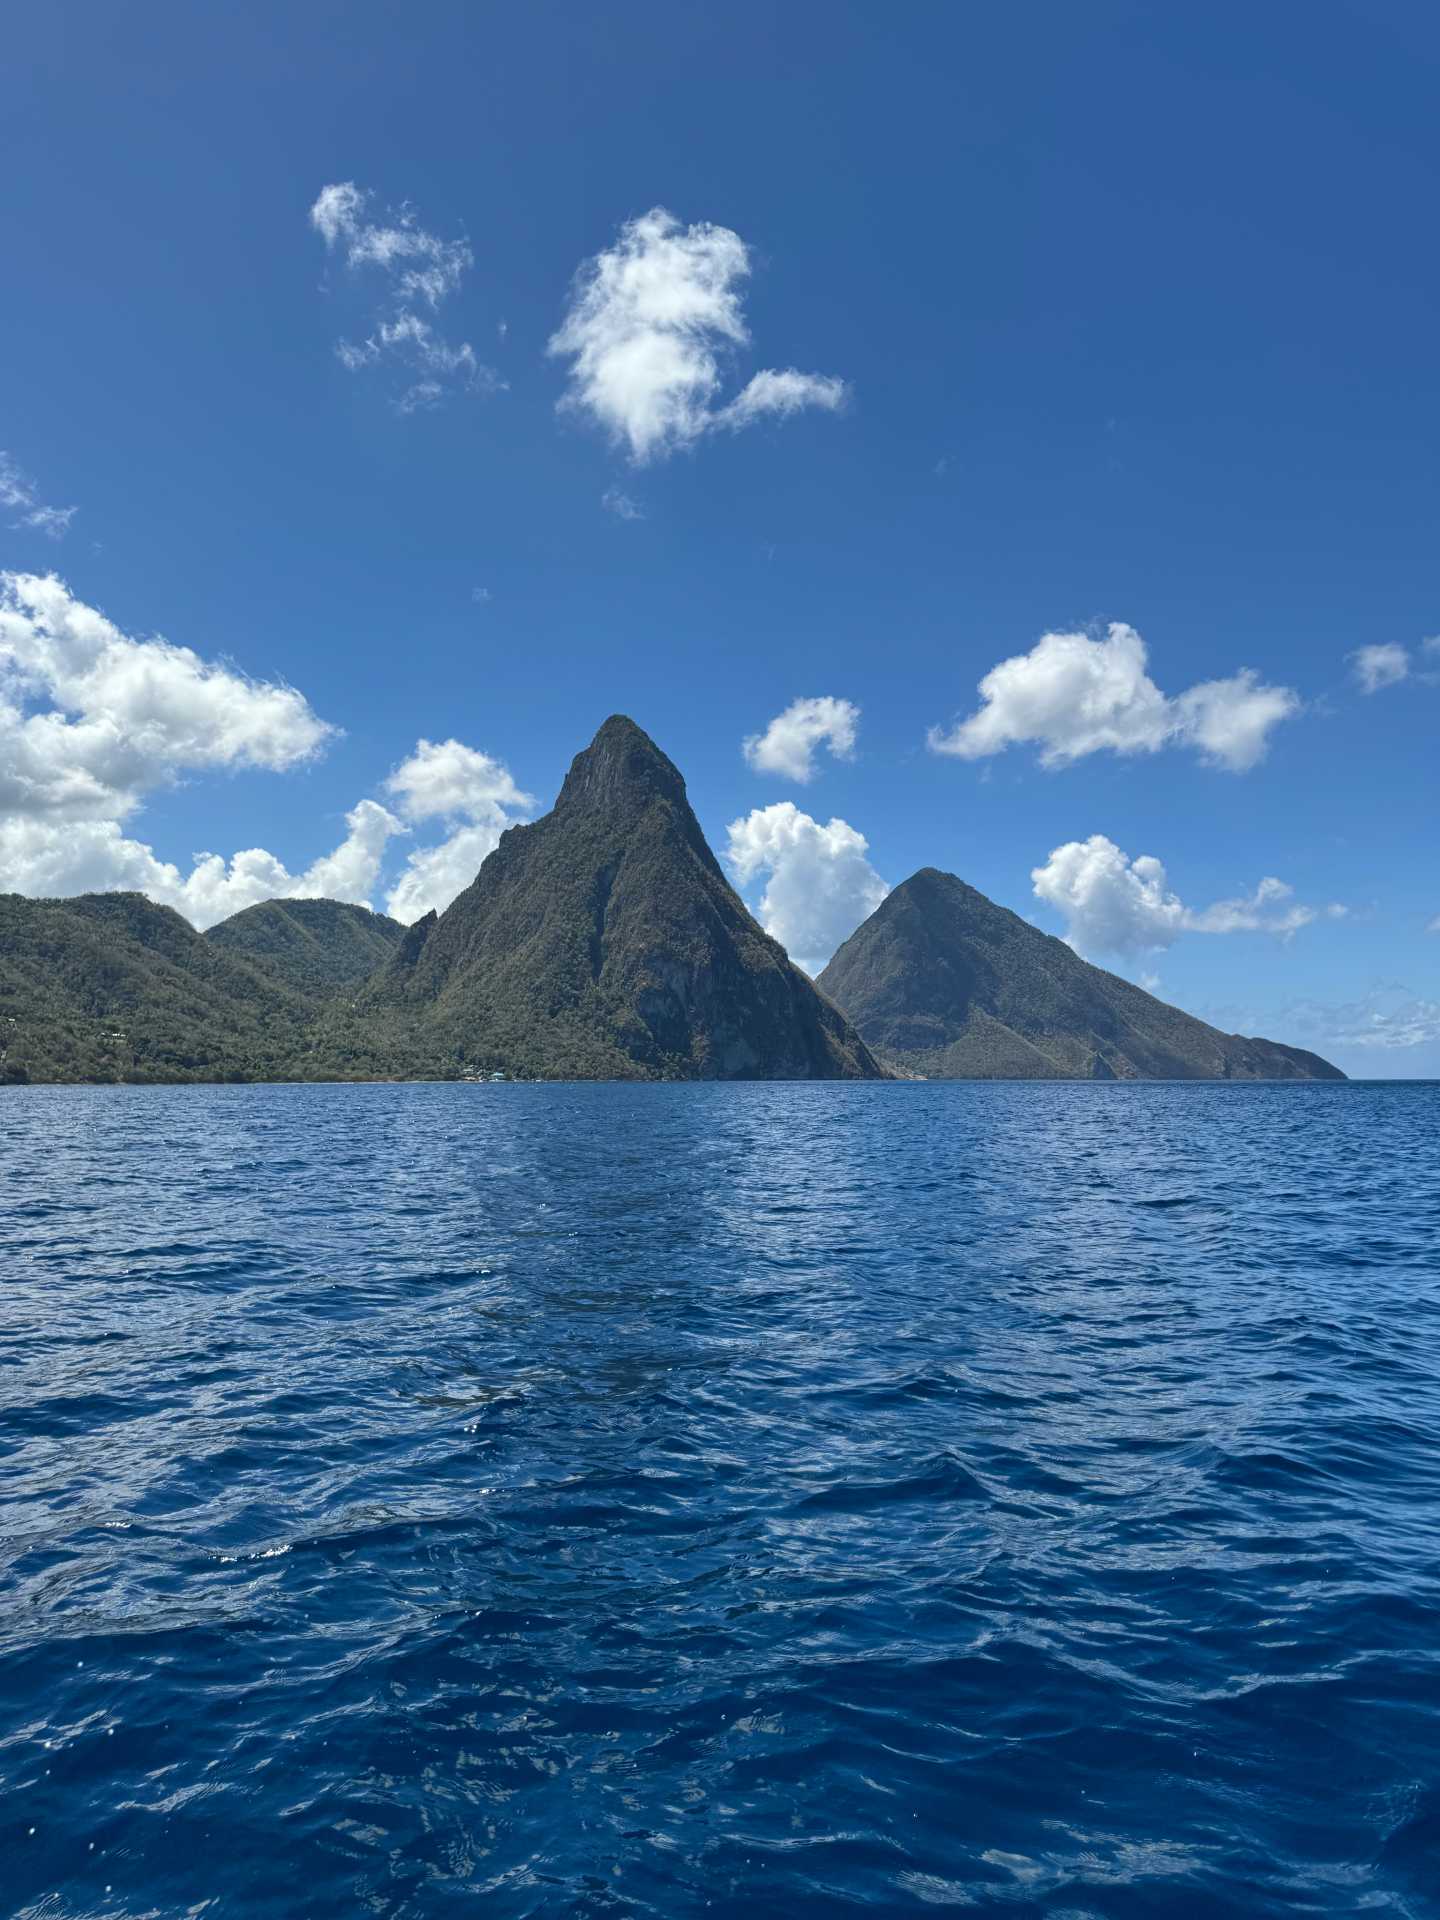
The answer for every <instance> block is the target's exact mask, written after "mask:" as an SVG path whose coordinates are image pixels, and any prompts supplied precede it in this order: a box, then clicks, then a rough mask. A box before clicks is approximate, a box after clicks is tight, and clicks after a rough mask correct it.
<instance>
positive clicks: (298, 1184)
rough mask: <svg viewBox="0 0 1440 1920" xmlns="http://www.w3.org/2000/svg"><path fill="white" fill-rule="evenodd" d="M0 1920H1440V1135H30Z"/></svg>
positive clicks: (129, 1097)
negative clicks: (556, 1919)
mask: <svg viewBox="0 0 1440 1920" xmlns="http://www.w3.org/2000/svg"><path fill="white" fill-rule="evenodd" d="M0 1126H3V1133H0V1229H3V1239H0V1246H3V1249H4V1251H3V1256H0V1258H3V1279H4V1293H3V1310H0V1501H3V1507H0V1595H3V1599H0V1704H3V1709H4V1710H3V1714H0V1783H3V1786H4V1788H5V1795H4V1812H3V1814H0V1823H3V1833H0V1860H3V1867H0V1912H3V1913H5V1914H7V1915H10V1914H13V1915H17V1916H25V1920H41V1916H44V1917H45V1920H80V1916H106V1917H108V1916H133V1917H136V1920H138V1916H142V1915H154V1916H164V1920H170V1917H171V1916H179V1915H199V1914H205V1913H210V1912H214V1913H215V1914H225V1915H233V1916H238V1920H259V1917H260V1916H271V1915H289V1914H294V1913H298V1912H304V1913H305V1914H306V1915H307V1916H317V1917H319V1920H328V1917H329V1916H332V1915H333V1916H336V1920H339V1916H342V1915H344V1916H346V1917H347V1920H349V1916H353V1915H355V1914H357V1913H368V1914H371V1915H375V1916H382V1917H384V1920H391V1917H392V1916H393V1917H394V1920H402V1917H403V1920H412V1917H414V1920H418V1917H419V1916H426V1920H428V1917H429V1916H431V1915H442V1914H448V1913H450V1912H451V1911H454V1910H457V1908H458V1906H459V1903H461V1902H467V1903H473V1902H474V1901H476V1900H478V1901H480V1902H481V1903H482V1905H481V1908H480V1910H481V1911H483V1912H485V1913H486V1914H487V1915H489V1914H493V1915H497V1916H507V1917H508V1916H512V1915H513V1916H529V1915H536V1916H538V1915H545V1916H553V1915H562V1916H565V1915H592V1914H593V1915H604V1914H616V1915H622V1914H623V1915H664V1916H667V1917H673V1916H677V1915H683V1914H689V1913H695V1914H710V1915H714V1916H724V1915H727V1914H733V1915H737V1916H739V1915H744V1916H745V1917H746V1920H758V1917H759V1916H764V1915H768V1914H772V1913H773V1914H777V1915H785V1916H787V1917H788V1916H793V1915H794V1914H796V1913H797V1912H815V1913H829V1912H832V1911H833V1912H850V1911H854V1912H861V1913H872V1914H886V1915H889V1914H901V1913H910V1912H913V1913H920V1912H923V1911H925V1910H926V1909H930V1908H946V1907H948V1908H954V1909H964V1908H970V1909H978V1910H980V1911H982V1912H984V1911H989V1912H994V1913H1014V1914H1016V1915H1023V1914H1045V1915H1051V1916H1055V1920H1095V1917H1096V1916H1104V1917H1105V1920H1109V1917H1110V1916H1114V1920H1135V1917H1136V1916H1150V1915H1154V1916H1157V1920H1158V1917H1159V1916H1166V1920H1170V1917H1172V1916H1175V1915H1189V1914H1195V1915H1198V1916H1217V1917H1222V1920H1223V1917H1227V1916H1234V1920H1240V1917H1241V1916H1244V1917H1245V1920H1255V1916H1260V1917H1261V1920H1264V1917H1265V1916H1274V1915H1302V1914H1303V1915H1314V1914H1335V1915H1339V1914H1345V1915H1353V1914H1357V1913H1367V1914H1372V1913H1373V1914H1377V1915H1392V1916H1402V1917H1403V1920H1417V1917H1418V1916H1430V1915H1434V1914H1437V1913H1440V1792H1437V1788H1436V1785H1435V1781H1436V1775H1437V1768H1436V1757H1437V1754H1440V1626H1437V1623H1440V1555H1437V1551H1436V1543H1437V1525H1436V1514H1437V1512H1440V1340H1437V1334H1440V1262H1437V1260H1436V1247H1437V1244H1440V1159H1437V1155H1436V1146H1435V1143H1436V1140H1437V1137H1440V1089H1437V1088H1436V1087H1433V1086H1419V1085H1409V1086H1405V1085H1393V1086H1360V1085H1348V1086H1318V1087H1306V1086H1295V1087H1264V1086H1253V1087H1244V1088H1241V1087H1234V1088H1230V1087H1217V1088H1206V1087H1161V1086H1148V1087H1147V1086H1139V1087H1123V1086H1096V1087H1088V1086H1087V1087H1071V1086H1051V1087H1047V1086H1026V1087H1009V1086H963V1085H962V1086H943V1085H905V1086H878V1087H869V1086H856V1087H806V1086H785V1087H764V1086H750V1087H734V1086H732V1087H545V1088H541V1087H513V1086H511V1087H495V1088H489V1087H353V1088H343V1089H342V1088H324V1087H274V1088H258V1087H237V1088H214V1089H199V1088H184V1089H161V1088H96V1089H45V1088H34V1089H14V1090H9V1091H7V1092H6V1094H5V1095H4V1096H3V1104H0Z"/></svg>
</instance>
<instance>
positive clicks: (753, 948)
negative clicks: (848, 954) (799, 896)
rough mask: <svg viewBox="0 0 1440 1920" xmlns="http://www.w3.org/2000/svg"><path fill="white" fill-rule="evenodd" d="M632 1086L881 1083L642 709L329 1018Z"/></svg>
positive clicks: (381, 1036)
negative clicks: (708, 836)
mask: <svg viewBox="0 0 1440 1920" xmlns="http://www.w3.org/2000/svg"><path fill="white" fill-rule="evenodd" d="M367 1036H368V1037H369V1039H370V1041H371V1042H372V1043H374V1044H379V1045H382V1046H383V1048H384V1050H385V1057H388V1058H391V1059H402V1058H407V1057H409V1058H416V1059H429V1060H430V1061H432V1062H436V1063H442V1062H443V1063H453V1062H458V1061H464V1062H465V1063H466V1064H467V1065H471V1066H475V1067H479V1068H486V1067H498V1068H502V1069H505V1070H507V1071H509V1072H512V1073H519V1074H523V1075H526V1076H531V1075H533V1076H537V1077H549V1076H555V1077H560V1076H566V1077H571V1076H573V1077H580V1078H612V1077H613V1078H621V1079H677V1078H678V1079H743V1078H759V1079H802V1078H819V1079H833V1078H852V1077H859V1078H868V1077H874V1076H876V1075H878V1074H879V1072H880V1069H879V1068H878V1067H877V1065H876V1063H875V1061H874V1060H873V1059H872V1058H871V1056H870V1054H869V1052H868V1051H867V1049H866V1048H865V1046H864V1045H863V1043H862V1042H861V1041H860V1040H859V1038H858V1036H857V1035H856V1034H855V1033H854V1031H853V1029H852V1028H851V1027H850V1025H849V1023H848V1022H847V1021H846V1020H845V1019H844V1018H843V1017H842V1016H841V1015H840V1014H839V1013H837V1011H836V1010H835V1008H834V1007H832V1006H831V1005H830V1004H829V1003H828V1002H827V1001H826V1000H825V999H823V998H822V996H821V995H820V994H818V993H817V992H816V991H815V988H814V986H813V985H812V984H811V982H810V981H809V980H808V979H807V978H806V977H805V975H804V974H803V973H801V972H800V971H799V970H798V968H796V967H794V966H792V965H791V963H790V961H789V960H788V958H787V957H786V955H785V952H784V949H783V948H782V947H780V946H779V945H778V943H777V942H776V941H774V940H772V939H771V938H770V937H769V936H768V935H767V934H765V933H764V932H762V931H761V929H760V928H759V927H758V926H757V925H756V923H755V921H754V920H753V919H752V918H751V916H750V914H749V913H748V911H747V910H746V908H745V905H744V903H743V902H742V901H741V899H740V898H739V896H738V895H737V894H736V892H735V891H734V889H733V888H732V887H731V886H730V884H729V882H728V881H727V880H726V879H725V876H724V874H723V873H722V872H721V870H720V866H719V863H718V862H717V861H716V859H715V856H714V855H713V853H712V852H711V851H710V848H709V847H708V846H707V845H706V842H705V838H704V835H703V834H702V833H701V831H700V826H699V823H698V821H697V820H696V818H695V816H694V814H693V812H692V811H691V809H690V805H689V802H688V800H687V799H686V795H685V782H684V781H683V779H682V778H681V776H680V774H679V772H678V771H677V769H676V768H675V767H674V766H673V765H672V763H671V762H670V761H669V760H668V759H667V758H666V757H665V755H664V754H663V753H662V752H661V751H660V749H659V748H658V747H657V746H656V745H655V744H654V742H653V741H651V740H650V739H649V738H648V737H647V736H646V735H645V734H644V733H643V732H642V731H641V730H640V728H639V727H637V726H636V725H635V723H634V722H633V721H631V720H627V719H624V718H622V717H620V716H615V717H613V718H612V719H610V720H607V721H606V723H605V725H604V726H603V727H601V729H600V731H599V733H598V734H597V735H596V736H595V739H594V741H593V742H592V744H591V745H590V746H589V747H588V748H587V749H586V750H585V751H584V752H583V753H581V754H579V755H578V756H577V757H576V759H575V761H574V763H573V765H572V766H571V769H570V773H569V775H568V777H567V779H566V781H565V785H564V788H563V789H562V791H561V794H560V797H559V799H558V800H557V802H556V804H555V808H554V811H553V812H552V813H550V814H548V815H546V816H545V818H544V819H542V820H538V821H536V822H535V823H534V824H533V825H530V826H522V827H512V828H511V829H510V831H509V832H508V833H506V834H505V835H504V836H503V837H502V839H501V841H500V844H499V846H498V847H497V848H496V850H495V851H494V852H493V853H492V854H491V855H490V857H489V858H488V859H487V860H486V861H485V863H484V865H483V866H482V867H481V869H480V872H479V874H478V875H477V876H476V878H475V881H474V882H473V884H472V885H471V886H469V887H467V888H466V890H465V891H464V892H463V893H462V894H461V895H460V896H459V898H458V899H457V900H455V901H454V903H453V904H452V905H451V906H450V907H449V908H448V909H447V911H446V912H445V913H443V914H442V915H440V916H439V917H438V919H435V920H434V921H422V922H420V923H418V924H417V926H415V927H412V928H411V930H410V932H409V934H407V935H406V937H405V939H404V941H403V942H401V944H400V945H399V947H397V949H396V951H395V953H394V955H393V956H392V958H391V960H390V962H389V964H388V965H387V967H386V969H385V970H384V971H383V972H382V973H381V974H380V975H378V976H377V978H376V979H375V980H374V981H372V982H371V983H370V985H369V986H368V987H367V988H366V989H364V990H363V991H362V993H361V994H360V995H359V996H358V997H357V1000H356V1004H355V1007H354V1009H353V1011H347V1013H346V1014H345V1015H344V1016H343V1017H341V1016H339V1015H332V1017H331V1021H330V1024H329V1029H328V1031H327V1041H326V1044H327V1047H332V1048H333V1049H335V1050H336V1051H343V1049H344V1047H345V1046H346V1044H347V1039H348V1042H349V1044H350V1045H351V1046H352V1047H354V1048H355V1049H356V1050H357V1051H356V1054H355V1055H354V1056H352V1057H358V1050H359V1049H360V1048H361V1047H363V1045H364V1043H365V1041H366V1038H367Z"/></svg>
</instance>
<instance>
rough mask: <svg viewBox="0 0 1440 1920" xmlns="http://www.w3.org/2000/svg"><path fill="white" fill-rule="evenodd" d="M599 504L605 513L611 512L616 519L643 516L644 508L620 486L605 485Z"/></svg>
mask: <svg viewBox="0 0 1440 1920" xmlns="http://www.w3.org/2000/svg"><path fill="white" fill-rule="evenodd" d="M600 504H601V506H602V507H604V509H605V511H606V512H607V513H613V514H614V515H615V518H616V519H617V520H643V519H644V518H645V509H644V508H643V507H642V506H640V505H639V503H638V502H637V501H635V500H632V499H631V497H630V495H629V494H628V493H626V492H624V491H623V490H622V489H621V488H620V487H607V488H606V489H605V491H604V493H602V494H601V496H600Z"/></svg>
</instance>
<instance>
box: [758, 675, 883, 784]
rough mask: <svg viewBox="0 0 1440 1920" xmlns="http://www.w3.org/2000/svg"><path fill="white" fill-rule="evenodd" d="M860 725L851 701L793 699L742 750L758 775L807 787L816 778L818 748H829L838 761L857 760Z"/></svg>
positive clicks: (820, 698)
mask: <svg viewBox="0 0 1440 1920" xmlns="http://www.w3.org/2000/svg"><path fill="white" fill-rule="evenodd" d="M859 724H860V709H859V707H857V706H855V705H854V704H853V703H852V702H851V701H849V700H837V699H835V698H834V697H833V696H832V695H829V694H821V695H819V696H817V697H816V698H814V699H809V700H792V701H791V703H790V705H789V706H788V707H786V709H785V711H784V712H783V713H777V714H776V716H775V718H774V719H773V720H772V721H771V722H770V724H769V726H768V727H767V728H766V729H765V731H764V733H752V734H750V735H749V736H748V738H747V739H746V740H745V742H744V748H743V751H744V754H745V758H746V760H747V761H748V762H749V763H750V765H751V766H752V767H753V768H754V770H755V771H756V773H775V774H779V775H780V776H781V778H782V779H786V780H798V781H799V782H800V783H801V784H802V785H804V784H805V783H806V782H807V781H809V780H811V779H813V777H814V774H815V749H816V748H817V747H820V746H828V747H829V749H830V751H831V753H832V754H834V756H835V758H836V759H837V760H850V759H853V758H854V754H855V733H856V729H857V728H858V726H859Z"/></svg>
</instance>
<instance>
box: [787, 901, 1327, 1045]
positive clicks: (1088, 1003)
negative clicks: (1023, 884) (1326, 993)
mask: <svg viewBox="0 0 1440 1920" xmlns="http://www.w3.org/2000/svg"><path fill="white" fill-rule="evenodd" d="M817 984H818V985H819V987H820V988H821V990H822V992H824V993H826V994H827V995H828V996H829V997H830V998H831V999H832V1000H833V1001H834V1002H835V1004H836V1005H837V1006H839V1007H841V1008H843V1010H844V1011H845V1012H846V1013H847V1014H848V1015H849V1017H850V1018H851V1020H853V1021H854V1023H855V1025H856V1026H857V1027H858V1028H859V1030H860V1033H861V1035H862V1037H863V1038H864V1039H865V1041H866V1042H867V1043H868V1044H869V1045H870V1046H871V1047H872V1048H874V1049H875V1050H876V1051H877V1052H878V1053H880V1054H881V1056H882V1057H884V1058H886V1059H888V1060H889V1061H890V1062H891V1063H892V1064H893V1065H895V1066H897V1067H898V1068H900V1069H901V1070H904V1071H909V1072H913V1073H923V1074H926V1075H928V1076H930V1077H932V1078H937V1079H960V1080H991V1079H1004V1080H1009V1079H1018V1080H1091V1079H1096V1080H1114V1079H1124V1080H1134V1079H1154V1080H1343V1079H1344V1077H1345V1076H1344V1074H1342V1073H1341V1072H1340V1070H1339V1068H1338V1067H1332V1066H1331V1065H1330V1063H1329V1062H1328V1061H1326V1060H1322V1059H1321V1058H1320V1057H1319V1055H1318V1054H1314V1053H1307V1052H1305V1051H1304V1050H1303V1049H1302V1048H1299V1047H1287V1046H1283V1045H1281V1044H1280V1043H1279V1042H1278V1041H1274V1040H1254V1039H1247V1038H1245V1037H1244V1036H1242V1035H1240V1034H1233V1033H1221V1032H1220V1031H1219V1030H1218V1029H1217V1028H1215V1027H1210V1026H1207V1025H1206V1024H1205V1022H1204V1021H1203V1020H1196V1019H1195V1018H1194V1017H1193V1016H1192V1015H1190V1014H1188V1013H1182V1012H1181V1011H1180V1010H1179V1008H1178V1007H1169V1006H1166V1005H1165V1003H1164V1002H1163V1001H1161V1000H1156V999H1155V998H1154V997H1153V996H1152V995H1150V994H1148V993H1144V992H1142V991H1141V989H1140V988H1139V987H1134V986H1131V984H1130V983H1129V981H1128V980H1121V979H1120V978H1118V976H1117V975H1115V974H1113V973H1106V972H1105V971H1104V969H1103V968H1101V967H1094V966H1091V965H1090V964H1089V963H1088V962H1087V961H1084V960H1082V959H1081V958H1080V956H1079V955H1078V954H1077V953H1075V952H1074V951H1073V950H1072V949H1071V948H1070V947H1067V946H1066V945H1065V943H1064V941H1063V940H1056V939H1053V938H1052V937H1051V936H1050V935H1049V934H1045V933H1041V932H1040V931H1039V929H1038V928H1036V927H1032V926H1031V925H1030V924H1029V922H1028V921H1025V920H1022V919H1021V918H1020V916H1019V915H1018V914H1015V913H1011V912H1010V911H1009V910H1008V909H1007V908H1005V907H999V906H996V904H995V903H994V901H993V900H987V899H986V898H985V896H984V894H982V893H977V892H976V891H975V889H974V888H973V887H968V886H966V885H965V883H964V881H963V880H959V879H957V878H956V877H955V875H954V874H950V873H940V872H938V871H937V870H936V869H935V868H934V867H925V868H922V869H921V871H920V872H919V873H917V874H915V875H914V876H913V877H912V878H911V879H909V880H907V881H906V882H905V883H904V885H903V886H899V887H897V888H896V889H895V891H894V892H893V893H892V894H890V895H889V897H888V898H887V899H886V900H885V901H884V902H883V904H882V905H881V906H880V907H878V908H877V909H876V911H875V912H874V913H873V914H872V915H871V916H870V918H869V919H868V920H867V921H866V922H865V924H864V925H863V926H861V927H860V928H858V929H857V930H856V932H855V933H853V934H852V935H851V936H850V938H849V939H848V940H847V941H846V942H845V944H844V946H842V947H841V948H840V950H839V952H838V953H837V954H836V955H835V957H834V959H833V960H832V961H831V962H830V964H829V966H828V967H827V968H826V969H825V971H824V972H823V973H822V974H821V976H820V979H819V981H818V983H817Z"/></svg>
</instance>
